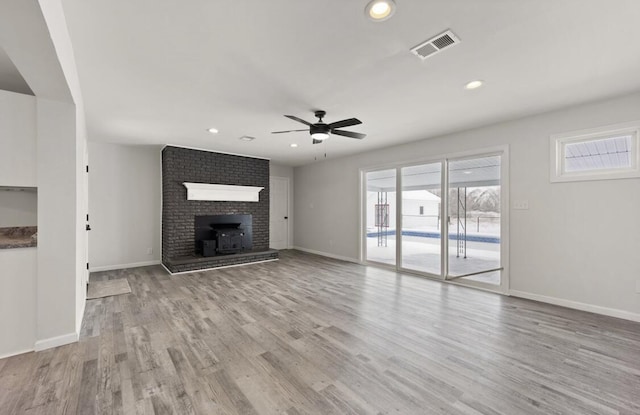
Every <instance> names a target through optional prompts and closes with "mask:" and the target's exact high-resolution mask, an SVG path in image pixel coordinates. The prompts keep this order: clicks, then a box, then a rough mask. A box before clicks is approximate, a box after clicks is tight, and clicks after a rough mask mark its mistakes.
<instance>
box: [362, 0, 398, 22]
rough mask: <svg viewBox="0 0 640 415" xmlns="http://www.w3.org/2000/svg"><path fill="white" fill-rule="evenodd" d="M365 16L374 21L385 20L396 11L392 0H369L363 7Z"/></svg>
mask: <svg viewBox="0 0 640 415" xmlns="http://www.w3.org/2000/svg"><path fill="white" fill-rule="evenodd" d="M364 10H365V14H366V15H367V17H368V18H369V19H371V20H373V21H375V22H381V21H384V20H387V19H388V18H390V17H391V16H393V13H395V11H396V2H395V1H394V0H371V1H370V2H369V3H368V4H367V7H365V9H364Z"/></svg>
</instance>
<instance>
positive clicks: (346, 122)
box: [329, 118, 362, 129]
mask: <svg viewBox="0 0 640 415" xmlns="http://www.w3.org/2000/svg"><path fill="white" fill-rule="evenodd" d="M358 124H362V121H360V120H359V119H357V118H349V119H347V120H342V121H336V122H332V123H331V124H329V128H331V129H334V128H342V127H351V126H352V125H358Z"/></svg>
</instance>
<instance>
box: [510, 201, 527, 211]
mask: <svg viewBox="0 0 640 415" xmlns="http://www.w3.org/2000/svg"><path fill="white" fill-rule="evenodd" d="M513 208H514V209H516V210H529V201H528V200H514V201H513Z"/></svg>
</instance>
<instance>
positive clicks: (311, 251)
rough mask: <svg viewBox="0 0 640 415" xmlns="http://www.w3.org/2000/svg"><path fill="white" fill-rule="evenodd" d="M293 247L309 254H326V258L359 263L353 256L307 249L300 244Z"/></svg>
mask: <svg viewBox="0 0 640 415" xmlns="http://www.w3.org/2000/svg"><path fill="white" fill-rule="evenodd" d="M293 249H296V250H298V251H302V252H308V253H310V254H315V255H320V256H326V257H327V258H333V259H339V260H340V261H346V262H353V263H355V264H359V263H360V261H358V260H357V259H354V258H349V257H346V256H341V255H336V254H330V253H328V252H322V251H316V250H314V249H307V248H303V247H301V246H294V247H293Z"/></svg>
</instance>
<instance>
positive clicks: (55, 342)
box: [35, 332, 78, 352]
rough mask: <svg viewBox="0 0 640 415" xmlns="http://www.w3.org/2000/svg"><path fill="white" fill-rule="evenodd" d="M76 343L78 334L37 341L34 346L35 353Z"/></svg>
mask: <svg viewBox="0 0 640 415" xmlns="http://www.w3.org/2000/svg"><path fill="white" fill-rule="evenodd" d="M77 341H78V333H76V332H73V333H68V334H63V335H62V336H57V337H50V338H48V339H43V340H38V341H37V342H36V344H35V351H36V352H40V351H42V350H47V349H51V348H53V347H58V346H64V345H65V344H70V343H75V342H77Z"/></svg>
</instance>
